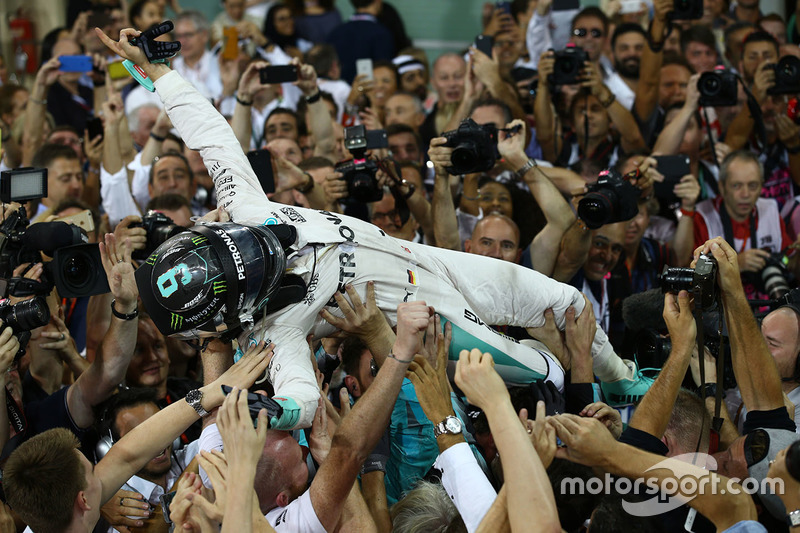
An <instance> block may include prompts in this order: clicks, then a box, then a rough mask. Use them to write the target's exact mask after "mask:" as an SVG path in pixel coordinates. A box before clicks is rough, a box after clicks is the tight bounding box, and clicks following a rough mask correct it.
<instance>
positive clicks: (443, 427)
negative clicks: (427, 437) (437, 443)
mask: <svg viewBox="0 0 800 533" xmlns="http://www.w3.org/2000/svg"><path fill="white" fill-rule="evenodd" d="M451 418H455V419H456V420H457V421H458V422H459V423H461V421H460V420H458V418H457V417H455V416H453V415H448V416H446V417H444V420H442V421H441V422H439V423H438V424H436V425H435V426H433V436H434V437H438V436H439V435H445V434H447V435H453V433H451V432H450V431H448V429H447V421H448V420H449V419H451Z"/></svg>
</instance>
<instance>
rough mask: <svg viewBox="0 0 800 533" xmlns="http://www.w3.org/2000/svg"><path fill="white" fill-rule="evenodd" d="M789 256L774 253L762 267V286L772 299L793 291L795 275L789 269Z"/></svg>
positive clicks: (777, 298)
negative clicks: (792, 284)
mask: <svg viewBox="0 0 800 533" xmlns="http://www.w3.org/2000/svg"><path fill="white" fill-rule="evenodd" d="M788 265H789V258H788V257H787V256H786V255H785V254H783V253H780V252H778V253H772V254H770V256H769V257H767V260H766V265H764V268H762V269H761V274H760V278H761V287H762V288H763V289H764V292H765V293H767V294H768V295H769V297H770V299H771V300H779V299H781V298H783V297H784V296H786V295H787V294H788V293H789V291H791V287H790V282H791V281H793V280H794V275H793V274H792V273H791V271H790V270H789V267H788Z"/></svg>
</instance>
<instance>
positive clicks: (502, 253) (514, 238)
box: [464, 217, 522, 263]
mask: <svg viewBox="0 0 800 533" xmlns="http://www.w3.org/2000/svg"><path fill="white" fill-rule="evenodd" d="M464 251H465V252H467V253H470V254H476V255H484V256H486V257H494V258H495V259H502V260H503V261H508V262H510V263H516V262H517V261H519V256H520V254H521V252H522V251H521V250H520V249H519V235H518V234H517V232H516V231H514V228H513V227H512V226H511V225H510V224H509V223H508V222H507V221H506V220H503V219H501V218H499V217H489V218H486V219H483V220H482V221H481V222H479V223H478V224H477V225H476V226H475V230H474V231H473V232H472V237H471V238H470V239H468V240H467V241H465V242H464Z"/></svg>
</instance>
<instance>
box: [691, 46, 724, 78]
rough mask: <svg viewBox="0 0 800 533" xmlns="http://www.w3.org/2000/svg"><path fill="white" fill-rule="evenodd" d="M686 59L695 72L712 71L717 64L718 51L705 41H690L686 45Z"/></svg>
mask: <svg viewBox="0 0 800 533" xmlns="http://www.w3.org/2000/svg"><path fill="white" fill-rule="evenodd" d="M686 61H688V62H689V64H690V65H691V66H692V68H693V69H694V71H695V72H700V73H702V72H710V71H712V70H714V67H715V66H716V65H717V52H716V51H715V50H714V49H713V48H711V47H709V46H708V45H705V44H703V43H698V42H690V43H689V44H687V45H686Z"/></svg>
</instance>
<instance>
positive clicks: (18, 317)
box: [4, 296, 50, 332]
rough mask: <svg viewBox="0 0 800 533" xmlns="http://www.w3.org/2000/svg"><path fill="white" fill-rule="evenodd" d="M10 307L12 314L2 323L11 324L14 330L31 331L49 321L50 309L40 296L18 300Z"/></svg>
mask: <svg viewBox="0 0 800 533" xmlns="http://www.w3.org/2000/svg"><path fill="white" fill-rule="evenodd" d="M11 309H12V314H11V316H10V317H8V320H7V321H6V324H4V325H8V326H11V328H12V329H13V330H14V331H15V332H22V331H31V330H32V329H36V328H39V327H42V326H46V325H47V323H48V322H50V309H49V308H48V307H47V302H46V301H45V299H44V298H42V297H41V296H37V297H36V298H31V299H30V300H23V301H21V302H18V303H16V304H14V305H13V306H12V307H11Z"/></svg>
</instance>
